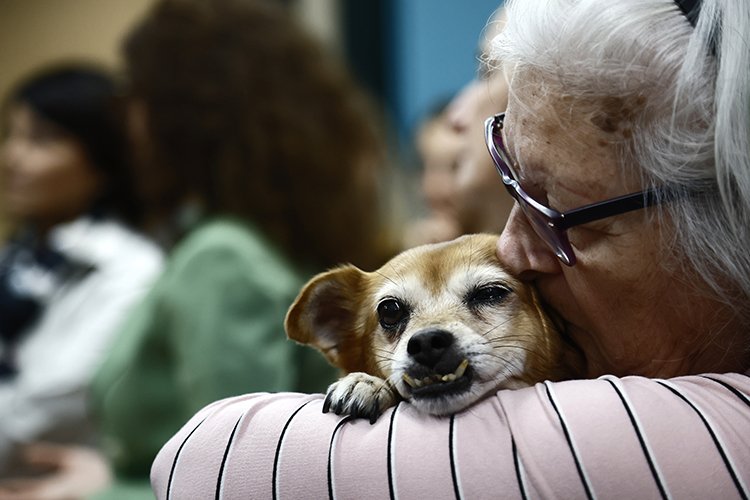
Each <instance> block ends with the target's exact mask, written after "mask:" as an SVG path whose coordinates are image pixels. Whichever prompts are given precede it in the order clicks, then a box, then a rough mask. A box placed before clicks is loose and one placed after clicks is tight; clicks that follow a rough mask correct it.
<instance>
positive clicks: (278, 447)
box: [271, 399, 315, 500]
mask: <svg viewBox="0 0 750 500" xmlns="http://www.w3.org/2000/svg"><path fill="white" fill-rule="evenodd" d="M313 401H315V400H314V399H313V400H310V401H308V402H307V403H305V404H303V405H302V406H300V407H299V408H297V409H296V410H294V413H292V415H291V416H290V417H289V419H288V420H287V421H286V424H284V428H283V429H282V430H281V435H280V436H279V442H278V443H277V444H276V456H275V457H274V459H273V477H272V478H271V492H272V497H273V499H274V500H276V499H277V498H278V493H279V492H278V491H276V477H277V476H278V474H279V456H280V455H281V445H282V444H283V442H284V436H285V435H286V431H287V429H288V428H289V425H290V424H291V423H292V420H294V417H296V416H297V414H298V413H299V412H300V411H302V408H304V407H305V406H307V405H309V404H310V403H312V402H313Z"/></svg>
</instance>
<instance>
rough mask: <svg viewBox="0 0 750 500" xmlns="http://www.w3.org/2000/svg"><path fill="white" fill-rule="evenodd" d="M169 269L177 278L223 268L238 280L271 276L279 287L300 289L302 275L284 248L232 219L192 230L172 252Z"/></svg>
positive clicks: (252, 228) (222, 218)
mask: <svg viewBox="0 0 750 500" xmlns="http://www.w3.org/2000/svg"><path fill="white" fill-rule="evenodd" d="M169 267H170V269H171V272H172V273H175V274H177V275H181V274H183V273H190V272H191V270H192V271H197V270H198V269H199V268H203V269H206V270H207V269H213V270H214V272H221V270H222V269H224V270H227V271H228V272H231V273H233V274H234V273H236V275H237V276H238V277H239V276H242V275H252V276H254V277H255V278H256V279H258V278H260V277H262V276H271V277H273V281H274V282H275V283H276V284H277V285H278V284H284V283H288V284H289V286H290V287H293V288H295V289H297V288H299V286H301V273H300V272H299V270H298V268H297V266H295V265H294V263H293V262H292V261H290V260H289V259H288V258H287V257H286V255H285V254H284V253H283V251H281V249H279V248H278V247H277V246H276V245H275V244H273V242H271V241H270V240H269V239H268V238H267V237H266V236H265V235H264V234H263V233H262V232H261V231H260V230H259V229H257V228H256V227H255V226H253V225H252V224H250V223H248V222H244V221H241V220H239V219H236V218H230V217H216V218H211V219H208V220H206V221H204V222H202V223H201V224H199V225H198V226H197V227H195V228H194V229H193V230H192V231H190V232H189V233H188V234H187V235H186V236H185V237H184V238H183V239H182V240H181V241H180V242H179V243H178V244H177V245H175V247H174V248H173V249H172V252H171V254H170V263H169Z"/></svg>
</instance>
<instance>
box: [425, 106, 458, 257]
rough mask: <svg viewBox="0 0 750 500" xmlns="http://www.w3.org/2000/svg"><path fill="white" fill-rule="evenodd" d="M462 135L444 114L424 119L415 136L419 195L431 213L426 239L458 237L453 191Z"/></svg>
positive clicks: (429, 240)
mask: <svg viewBox="0 0 750 500" xmlns="http://www.w3.org/2000/svg"><path fill="white" fill-rule="evenodd" d="M462 147H463V137H462V136H461V135H460V134H458V133H456V131H455V130H453V128H452V127H451V126H450V123H449V122H448V120H447V119H446V116H445V114H444V113H441V114H440V115H438V116H436V117H434V118H432V119H431V120H429V121H427V123H425V125H424V126H423V127H422V128H421V130H420V133H419V136H418V138H417V150H418V152H419V156H420V158H421V160H422V171H423V173H422V195H423V196H424V198H425V202H426V203H427V207H428V209H429V211H430V215H431V227H430V228H428V230H429V231H430V233H431V234H432V235H433V236H432V239H429V238H428V239H427V240H426V241H428V242H430V243H432V242H437V241H445V240H451V239H453V238H456V237H458V236H460V234H461V233H460V228H459V227H458V225H457V224H456V217H455V213H456V207H455V200H454V198H455V196H454V193H455V190H456V185H455V184H456V170H457V169H458V153H459V152H460V151H461V149H462Z"/></svg>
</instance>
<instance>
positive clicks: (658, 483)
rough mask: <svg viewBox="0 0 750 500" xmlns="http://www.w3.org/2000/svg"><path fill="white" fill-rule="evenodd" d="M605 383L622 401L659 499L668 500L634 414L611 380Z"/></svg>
mask: <svg viewBox="0 0 750 500" xmlns="http://www.w3.org/2000/svg"><path fill="white" fill-rule="evenodd" d="M607 382H609V383H610V385H611V386H612V388H613V389H614V390H615V392H616V393H617V395H618V396H619V398H620V401H622V406H623V407H624V408H625V411H626V412H627V413H628V417H629V418H630V423H631V424H632V425H633V430H634V431H635V435H636V436H638V442H639V443H640V444H641V450H643V455H644V456H645V457H646V462H648V468H649V469H651V475H652V476H653V477H654V481H655V482H656V486H657V487H658V488H659V493H660V494H661V497H662V498H664V499H667V498H669V496H668V495H667V490H666V488H665V486H664V483H663V482H662V479H661V477H659V473H658V472H657V471H656V464H654V459H653V457H652V456H651V452H650V451H649V449H648V447H647V446H646V440H645V438H644V437H643V433H642V431H641V428H640V427H639V426H638V423H637V421H636V420H635V414H634V413H633V410H632V409H631V408H630V405H629V404H628V402H627V400H626V399H625V396H624V395H623V394H622V392H620V388H619V387H617V385H616V384H615V383H614V382H612V381H611V380H607Z"/></svg>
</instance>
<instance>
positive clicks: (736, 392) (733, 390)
mask: <svg viewBox="0 0 750 500" xmlns="http://www.w3.org/2000/svg"><path fill="white" fill-rule="evenodd" d="M704 378H707V379H708V380H712V381H714V382H716V383H717V384H720V385H723V386H724V387H725V388H726V389H728V390H729V391H730V392H731V393H732V394H734V395H735V396H737V397H738V398H740V401H742V402H743V403H745V404H746V405H748V406H750V399H748V398H747V396H745V395H744V394H743V393H742V392H740V391H739V390H738V389H736V388H734V387H732V386H731V385H729V384H727V383H726V382H724V381H723V380H719V379H715V378H713V377H706V376H705V375H704Z"/></svg>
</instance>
